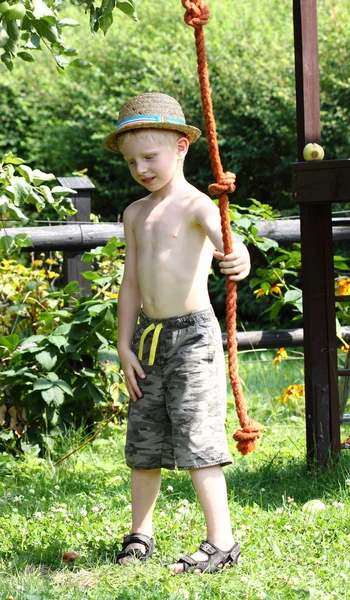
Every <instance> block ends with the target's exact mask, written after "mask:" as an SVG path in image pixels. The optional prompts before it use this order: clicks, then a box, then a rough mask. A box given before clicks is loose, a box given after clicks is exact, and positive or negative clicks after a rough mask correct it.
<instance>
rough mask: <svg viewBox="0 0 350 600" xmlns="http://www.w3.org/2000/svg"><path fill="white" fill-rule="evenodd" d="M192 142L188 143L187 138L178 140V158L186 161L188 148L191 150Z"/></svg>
mask: <svg viewBox="0 0 350 600" xmlns="http://www.w3.org/2000/svg"><path fill="white" fill-rule="evenodd" d="M189 145H190V142H189V141H188V139H187V137H181V138H179V139H178V140H177V142H176V152H177V156H178V158H180V159H184V158H185V156H186V154H187V151H188V148H189Z"/></svg>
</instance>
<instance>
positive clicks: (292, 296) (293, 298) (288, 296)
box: [284, 289, 303, 304]
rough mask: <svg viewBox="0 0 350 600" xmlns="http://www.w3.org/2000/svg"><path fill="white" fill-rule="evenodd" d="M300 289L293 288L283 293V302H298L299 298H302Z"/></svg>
mask: <svg viewBox="0 0 350 600" xmlns="http://www.w3.org/2000/svg"><path fill="white" fill-rule="evenodd" d="M302 295H303V293H302V291H301V290H298V289H295V290H288V291H287V292H286V293H285V294H284V301H285V302H290V303H292V304H294V303H296V302H298V301H299V300H300V299H301V298H302Z"/></svg>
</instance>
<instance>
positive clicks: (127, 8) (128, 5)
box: [117, 0, 138, 21]
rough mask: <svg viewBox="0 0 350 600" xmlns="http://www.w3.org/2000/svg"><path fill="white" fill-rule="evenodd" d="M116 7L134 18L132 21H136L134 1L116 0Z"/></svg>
mask: <svg viewBox="0 0 350 600" xmlns="http://www.w3.org/2000/svg"><path fill="white" fill-rule="evenodd" d="M117 8H119V10H121V11H122V12H123V13H125V14H126V15H128V17H131V18H132V19H134V21H138V18H137V15H136V10H135V1H133V0H117Z"/></svg>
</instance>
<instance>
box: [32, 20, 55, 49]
mask: <svg viewBox="0 0 350 600" xmlns="http://www.w3.org/2000/svg"><path fill="white" fill-rule="evenodd" d="M33 25H34V27H35V29H36V30H37V32H38V34H39V35H40V36H41V37H43V38H45V39H46V40H48V41H49V42H51V43H52V44H55V43H56V42H58V41H59V35H58V31H57V27H55V26H54V25H50V24H49V23H46V22H45V21H44V20H41V19H40V21H34V23H33Z"/></svg>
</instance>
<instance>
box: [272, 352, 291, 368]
mask: <svg viewBox="0 0 350 600" xmlns="http://www.w3.org/2000/svg"><path fill="white" fill-rule="evenodd" d="M285 358H288V354H287V352H286V350H285V349H284V348H280V349H279V350H278V351H277V354H276V356H275V358H274V359H273V361H272V363H273V364H274V365H278V363H280V362H282V360H283V359H285Z"/></svg>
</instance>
